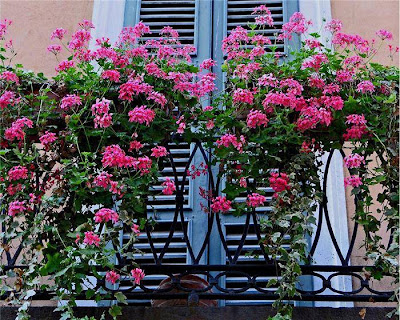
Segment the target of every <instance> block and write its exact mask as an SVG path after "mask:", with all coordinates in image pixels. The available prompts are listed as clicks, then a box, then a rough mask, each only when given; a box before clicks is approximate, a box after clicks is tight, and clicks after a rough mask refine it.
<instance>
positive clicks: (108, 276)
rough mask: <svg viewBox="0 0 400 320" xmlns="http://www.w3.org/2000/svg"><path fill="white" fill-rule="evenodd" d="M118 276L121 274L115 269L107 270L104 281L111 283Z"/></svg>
mask: <svg viewBox="0 0 400 320" xmlns="http://www.w3.org/2000/svg"><path fill="white" fill-rule="evenodd" d="M120 278H121V276H120V275H119V274H118V273H116V272H115V271H108V272H107V273H106V281H107V282H110V283H112V284H115V283H116V282H117V281H118V280H119V279H120Z"/></svg>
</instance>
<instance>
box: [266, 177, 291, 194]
mask: <svg viewBox="0 0 400 320" xmlns="http://www.w3.org/2000/svg"><path fill="white" fill-rule="evenodd" d="M269 184H270V186H271V188H272V189H273V190H274V191H275V196H276V194H277V193H279V192H282V191H285V190H290V185H289V176H288V175H287V174H286V173H283V172H281V173H277V172H271V177H270V178H269Z"/></svg>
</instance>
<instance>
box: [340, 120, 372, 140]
mask: <svg viewBox="0 0 400 320" xmlns="http://www.w3.org/2000/svg"><path fill="white" fill-rule="evenodd" d="M346 119H347V120H346V124H350V125H351V126H350V128H347V129H346V132H345V133H344V134H343V138H344V139H345V140H350V139H361V137H362V136H364V135H365V134H367V133H368V129H367V126H366V123H367V121H366V120H365V117H364V115H362V114H361V115H360V114H351V115H348V116H347V118H346Z"/></svg>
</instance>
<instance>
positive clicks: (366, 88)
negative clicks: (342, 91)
mask: <svg viewBox="0 0 400 320" xmlns="http://www.w3.org/2000/svg"><path fill="white" fill-rule="evenodd" d="M357 91H358V92H362V93H367V92H374V91H375V86H374V85H373V83H372V82H371V81H368V80H366V81H361V82H360V83H359V84H358V85H357Z"/></svg>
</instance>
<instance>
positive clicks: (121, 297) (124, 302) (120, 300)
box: [114, 292, 128, 304]
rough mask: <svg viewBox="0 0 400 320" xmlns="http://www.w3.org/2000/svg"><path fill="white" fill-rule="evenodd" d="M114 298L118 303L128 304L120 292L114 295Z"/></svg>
mask: <svg viewBox="0 0 400 320" xmlns="http://www.w3.org/2000/svg"><path fill="white" fill-rule="evenodd" d="M114 297H115V298H116V299H117V301H118V302H120V303H123V304H128V302H127V301H126V296H125V295H124V294H123V293H122V292H116V293H114Z"/></svg>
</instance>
